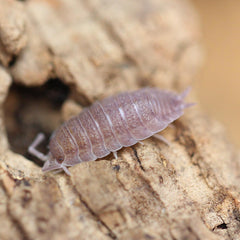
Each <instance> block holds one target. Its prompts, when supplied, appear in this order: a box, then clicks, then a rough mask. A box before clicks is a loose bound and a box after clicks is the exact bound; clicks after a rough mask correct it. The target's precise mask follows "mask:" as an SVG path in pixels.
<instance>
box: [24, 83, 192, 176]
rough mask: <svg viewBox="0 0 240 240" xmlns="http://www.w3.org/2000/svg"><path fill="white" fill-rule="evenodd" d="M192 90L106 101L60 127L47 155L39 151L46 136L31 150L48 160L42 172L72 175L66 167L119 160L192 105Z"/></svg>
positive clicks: (152, 92)
mask: <svg viewBox="0 0 240 240" xmlns="http://www.w3.org/2000/svg"><path fill="white" fill-rule="evenodd" d="M189 91H190V88H187V89H186V90H185V91H183V92H182V93H181V94H180V95H178V94H175V93H174V92H170V91H166V90H159V89H156V88H143V89H140V90H137V91H133V92H125V93H121V94H119V95H116V96H112V97H108V98H105V99H103V100H102V101H97V102H95V103H94V104H93V105H91V106H90V107H89V108H85V109H84V110H83V111H82V112H81V113H80V114H79V115H77V116H75V117H73V118H71V119H70V120H68V121H67V122H65V123H64V124H63V125H62V126H60V127H59V128H58V129H57V130H56V131H55V132H54V133H53V134H52V136H51V138H50V143H49V153H48V154H47V155H44V154H42V153H41V152H39V151H38V150H37V149H36V147H37V145H38V144H39V143H40V142H41V141H42V140H43V138H44V136H43V134H39V135H38V136H37V138H36V139H35V140H34V142H33V143H32V144H31V146H29V148H28V151H29V152H30V153H31V154H32V155H35V156H36V157H38V158H39V159H41V160H43V161H45V163H44V166H43V168H42V171H43V172H47V171H50V170H55V169H61V170H64V171H65V172H66V173H67V174H70V172H69V170H68V169H67V167H70V166H73V165H75V164H78V163H81V162H86V161H93V160H96V159H97V158H102V157H104V156H106V155H108V154H109V153H110V152H113V154H114V156H115V158H117V151H118V150H119V149H121V148H122V147H128V146H132V145H134V144H136V143H137V142H139V141H140V140H143V139H146V138H148V137H151V136H153V135H155V134H156V133H158V132H160V131H161V130H163V129H164V128H166V127H167V126H168V125H169V124H170V123H171V122H173V121H174V120H176V119H177V118H179V117H180V116H181V115H182V114H183V110H184V109H185V108H187V107H190V106H192V105H193V104H192V103H184V98H185V96H186V95H187V94H188V92H189ZM159 137H160V138H161V136H159V135H158V138H159Z"/></svg>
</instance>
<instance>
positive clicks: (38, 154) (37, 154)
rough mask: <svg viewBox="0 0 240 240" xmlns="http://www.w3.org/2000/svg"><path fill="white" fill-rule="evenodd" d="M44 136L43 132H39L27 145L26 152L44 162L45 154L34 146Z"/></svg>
mask: <svg viewBox="0 0 240 240" xmlns="http://www.w3.org/2000/svg"><path fill="white" fill-rule="evenodd" d="M44 138H45V136H44V134H43V133H39V134H38V135H37V137H36V138H35V140H34V141H33V143H32V144H31V145H30V146H29V147H28V152H29V153H31V154H32V155H33V156H35V157H37V158H39V159H40V160H42V161H44V162H45V161H46V160H47V156H46V155H44V154H43V153H41V152H39V151H38V150H37V149H36V147H37V146H38V145H39V144H40V143H41V142H42V141H43V140H44Z"/></svg>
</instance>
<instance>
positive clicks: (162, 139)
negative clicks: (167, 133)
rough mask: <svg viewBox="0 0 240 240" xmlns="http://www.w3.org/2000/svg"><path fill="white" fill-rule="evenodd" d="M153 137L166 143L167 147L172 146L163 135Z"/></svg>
mask: <svg viewBox="0 0 240 240" xmlns="http://www.w3.org/2000/svg"><path fill="white" fill-rule="evenodd" d="M153 137H155V138H156V139H158V140H160V141H162V142H164V143H165V144H166V145H168V146H170V142H169V141H168V140H167V139H166V138H165V137H163V136H162V135H160V134H154V135H153Z"/></svg>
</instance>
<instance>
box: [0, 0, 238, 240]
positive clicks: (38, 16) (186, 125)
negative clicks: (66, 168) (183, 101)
mask: <svg viewBox="0 0 240 240" xmlns="http://www.w3.org/2000/svg"><path fill="white" fill-rule="evenodd" d="M199 38H200V34H199V28H198V22H197V18H196V16H195V13H194V10H193V9H192V8H191V6H190V5H189V3H188V2H187V1H182V0H172V1H167V0H134V1H127V0H124V1H111V0H89V1H84V0H82V1H80V0H78V1H77V0H59V1H58V0H28V1H22V2H20V1H19V2H17V1H13V0H0V62H1V64H2V66H1V67H0V86H1V88H0V101H1V109H0V110H1V114H0V134H1V135H0V136H1V137H0V156H1V159H0V196H1V197H0V199H1V204H0V216H1V217H0V226H1V228H0V239H2V240H4V239H24V240H25V239H28V240H30V239H34V240H35V239H52V240H55V239H56V240H57V239H78V240H79V239H84V240H85V239H94V240H95V239H98V240H101V239H103V240H105V239H124V240H125V239H130V240H131V239H138V240H140V239H146V240H147V239H164V240H165V239H212V240H214V239H239V238H240V230H239V229H240V187H239V186H240V185H239V180H240V156H239V154H237V152H236V151H235V150H234V149H233V147H232V145H231V144H230V143H229V142H228V141H227V139H226V136H225V133H224V129H223V128H222V126H221V125H219V124H218V123H217V122H215V121H213V120H210V119H209V118H208V117H207V116H205V115H204V114H203V113H202V111H201V109H200V107H199V106H197V107H192V108H190V109H188V110H187V111H186V114H185V115H184V116H183V117H181V118H180V119H179V120H177V121H176V122H175V124H174V127H173V128H168V129H166V130H165V131H164V132H163V135H164V137H165V138H167V139H168V140H169V141H170V142H171V145H170V146H166V145H165V144H164V143H162V142H159V141H158V140H155V139H153V138H149V139H148V140H145V141H144V145H141V144H136V145H135V146H133V147H129V148H124V149H122V150H120V151H119V153H118V156H119V157H118V159H117V160H116V159H114V158H113V156H112V155H110V156H108V157H107V158H104V159H100V160H98V161H94V162H87V163H82V164H78V165H76V166H74V167H72V168H70V171H71V176H70V177H68V176H66V175H65V174H63V173H61V174H52V173H47V174H43V173H42V172H41V167H40V166H38V165H37V164H36V163H35V162H33V161H31V159H33V158H32V157H31V156H29V155H26V154H19V153H14V152H13V151H12V150H11V148H13V146H12V144H11V142H10V144H9V143H8V140H7V136H6V130H7V132H8V135H9V139H10V136H11V134H13V136H14V137H13V138H14V140H16V139H17V143H18V144H19V146H20V147H19V149H20V151H19V152H21V151H22V152H23V153H24V152H26V148H27V145H29V144H30V143H31V141H32V140H33V137H34V136H33V135H34V134H35V132H34V134H33V133H32V131H37V130H38V129H39V128H38V127H39V126H40V127H41V128H42V129H45V130H46V132H48V131H49V132H50V131H53V130H54V129H55V128H56V127H57V126H56V125H58V124H59V121H60V119H61V120H66V119H68V118H69V117H70V116H71V115H73V114H76V113H78V112H79V111H80V107H81V106H85V105H86V104H90V103H91V102H93V101H94V100H96V99H101V98H103V97H106V96H109V95H113V94H115V93H117V92H121V91H125V90H129V89H137V88H140V87H143V86H155V87H159V88H168V89H175V90H177V91H180V90H182V89H183V88H185V87H186V86H188V85H191V84H192V82H193V79H194V76H195V72H196V71H197V70H198V69H199V66H200V65H201V48H200V45H199ZM50 78H58V79H60V80H61V81H62V82H63V83H64V84H66V85H68V86H69V87H70V92H71V94H70V95H69V96H68V98H67V99H66V100H65V102H64V104H63V105H62V107H61V111H59V113H58V112H56V110H53V109H52V110H46V109H48V106H47V104H46V103H45V98H46V97H47V94H46V95H45V94H44V92H43V94H42V96H41V97H39V96H38V99H36V102H34V103H32V102H31V100H29V99H28V97H27V96H28V95H26V89H30V91H32V90H33V89H35V88H30V87H32V86H40V85H43V84H44V83H45V82H46V81H47V80H49V79H50ZM12 81H13V82H14V83H15V84H16V83H18V84H22V85H24V86H27V87H25V88H24V87H21V86H17V87H16V85H15V89H16V88H17V89H18V93H16V91H14V89H13V90H11V91H9V86H10V84H11V82H12ZM19 91H20V93H21V92H23V93H21V94H22V95H20V96H21V97H20V98H18V97H19V95H18V94H19ZM34 91H35V90H34ZM6 98H7V100H6V102H5V103H4V101H5V99H6ZM23 99H24V101H23V103H24V104H20V105H19V104H18V103H17V102H18V101H22V100H23ZM190 99H191V100H193V101H197V99H196V98H195V94H194V91H192V93H191V96H190V97H189V101H190ZM3 103H4V105H3ZM36 104H37V105H36ZM3 106H5V107H4V108H3ZM4 109H5V112H4ZM16 111H17V112H18V114H19V115H18V117H16V115H14V113H16ZM60 112H61V114H60ZM3 113H4V115H5V121H4V119H3ZM34 121H37V123H36V122H34ZM23 122H24V123H25V125H24V124H22V123H23ZM21 124H22V125H21ZM20 127H21V131H22V132H20V133H21V134H19V128H20ZM34 129H35V130H34ZM30 136H31V137H30ZM21 144H25V147H22V146H23V145H21Z"/></svg>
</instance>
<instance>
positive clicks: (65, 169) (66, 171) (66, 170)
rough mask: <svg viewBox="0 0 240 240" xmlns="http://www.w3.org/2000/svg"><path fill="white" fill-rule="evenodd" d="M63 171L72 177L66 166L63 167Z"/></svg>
mask: <svg viewBox="0 0 240 240" xmlns="http://www.w3.org/2000/svg"><path fill="white" fill-rule="evenodd" d="M62 169H63V171H64V172H65V173H66V174H67V175H68V176H71V173H70V172H69V170H68V169H67V167H66V166H62Z"/></svg>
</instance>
